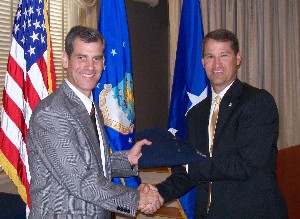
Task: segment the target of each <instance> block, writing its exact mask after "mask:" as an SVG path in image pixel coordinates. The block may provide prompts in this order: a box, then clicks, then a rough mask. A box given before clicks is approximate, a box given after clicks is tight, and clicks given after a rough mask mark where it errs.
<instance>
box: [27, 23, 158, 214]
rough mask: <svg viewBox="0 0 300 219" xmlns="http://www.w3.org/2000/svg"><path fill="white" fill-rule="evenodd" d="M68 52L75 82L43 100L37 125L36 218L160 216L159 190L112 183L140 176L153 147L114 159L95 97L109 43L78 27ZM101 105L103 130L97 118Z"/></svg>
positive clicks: (32, 139) (31, 138)
mask: <svg viewBox="0 0 300 219" xmlns="http://www.w3.org/2000/svg"><path fill="white" fill-rule="evenodd" d="M65 48H66V49H65V50H66V51H65V52H64V53H63V56H62V63H63V67H64V68H65V69H66V70H67V79H66V80H65V81H64V82H63V83H62V85H61V86H60V87H59V89H58V90H57V91H56V92H54V93H53V94H51V95H49V96H48V97H47V98H45V99H43V100H42V101H40V103H39V104H38V105H37V107H36V108H35V110H34V112H33V114H32V116H31V119H30V125H29V132H28V135H27V146H28V153H29V155H28V156H29V168H30V174H31V182H30V196H31V203H32V206H31V209H30V214H29V218H38V219H41V218H47V219H48V218H74V219H75V218H76V219H79V218H98V219H104V218H105V219H106V218H108V219H109V218H111V212H116V213H121V214H124V215H126V216H130V217H134V216H135V215H136V212H137V210H141V211H142V212H144V213H150V212H151V213H152V212H154V211H156V210H157V209H158V208H159V206H160V204H159V201H158V197H159V196H158V193H157V192H156V191H153V192H152V193H151V194H150V195H149V194H147V196H146V195H145V194H143V193H140V192H139V191H138V190H135V189H132V188H128V187H125V186H122V185H117V184H115V183H113V182H112V181H111V179H112V177H127V176H132V175H137V166H136V164H137V163H138V159H139V158H140V156H141V147H142V146H143V145H145V144H146V145H149V144H151V142H149V141H148V140H146V139H144V140H141V141H139V142H137V143H136V144H135V145H134V146H133V147H132V149H130V150H129V151H118V152H115V153H112V154H110V152H109V146H108V143H107V140H106V137H105V132H104V127H103V124H104V123H103V118H102V115H101V111H100V109H99V107H98V106H97V105H96V104H95V105H94V104H93V102H92V98H91V96H92V95H91V91H92V89H93V88H94V87H95V86H96V84H97V82H98V80H99V78H100V76H101V73H102V70H103V66H104V57H103V51H104V39H103V37H102V36H101V34H100V33H99V32H98V31H97V30H95V29H91V28H86V27H81V26H75V27H73V28H72V29H71V30H70V32H69V33H68V35H67V37H66V41H65ZM93 105H94V108H95V111H96V120H97V130H95V128H94V126H93V123H92V120H91V119H90V116H89V113H90V112H91V110H92V108H93V107H92V106H93ZM96 132H98V135H97V133H96ZM98 136H100V137H98Z"/></svg>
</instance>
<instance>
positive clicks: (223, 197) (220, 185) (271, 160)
mask: <svg viewBox="0 0 300 219" xmlns="http://www.w3.org/2000/svg"><path fill="white" fill-rule="evenodd" d="M210 106H211V97H207V98H206V99H204V100H203V101H202V102H200V103H199V104H198V105H196V106H195V107H193V108H192V109H191V110H190V112H189V113H188V115H187V133H188V136H187V138H188V141H189V142H190V143H191V144H192V145H194V146H195V147H196V148H198V150H199V151H201V152H202V153H204V154H206V155H207V156H208V157H209V151H208V148H209V147H208V123H209V114H210ZM277 137H278V110H277V107H276V103H275V101H274V99H273V97H272V96H271V95H270V94H269V93H268V92H267V91H265V90H262V89H257V88H254V87H251V86H250V85H248V84H246V83H242V82H240V81H239V80H236V81H235V82H234V83H233V84H232V86H231V87H230V88H229V90H228V91H227V93H226V94H225V95H224V97H223V98H222V101H221V104H220V110H219V117H218V122H217V127H216V132H215V137H214V150H213V157H212V158H210V159H205V160H203V161H201V162H199V163H197V164H191V165H189V173H188V174H187V173H186V172H185V169H183V168H181V167H176V168H175V169H174V171H173V174H172V175H171V176H170V177H169V178H168V179H167V180H166V181H165V182H162V183H161V184H159V185H158V186H157V187H158V189H159V192H160V193H161V195H162V197H163V198H164V199H165V201H169V200H171V199H174V198H177V197H179V196H181V195H183V194H184V193H186V192H187V191H189V189H191V188H192V187H193V186H196V191H197V194H196V208H195V218H203V217H205V218H221V219H224V218H232V219H238V218H240V219H247V218H249V219H258V218H270V219H273V218H276V219H279V218H287V211H286V207H285V203H284V200H283V197H282V195H281V194H280V192H279V189H278V186H277V182H276V172H275V167H276V151H277V146H276V142H277ZM209 181H212V203H211V206H210V210H209V213H208V214H207V213H206V209H207V202H208V182H209ZM174 185H177V186H174Z"/></svg>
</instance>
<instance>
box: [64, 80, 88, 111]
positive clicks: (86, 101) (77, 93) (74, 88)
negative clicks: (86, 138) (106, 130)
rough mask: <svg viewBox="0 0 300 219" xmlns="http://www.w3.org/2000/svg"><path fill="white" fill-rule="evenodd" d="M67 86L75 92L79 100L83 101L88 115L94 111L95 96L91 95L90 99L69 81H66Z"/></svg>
mask: <svg viewBox="0 0 300 219" xmlns="http://www.w3.org/2000/svg"><path fill="white" fill-rule="evenodd" d="M65 81H66V83H67V85H68V86H69V87H70V88H71V89H72V90H73V91H74V93H75V94H76V95H77V96H78V97H79V99H80V100H81V101H82V103H83V104H84V106H85V108H86V110H87V111H88V113H90V112H91V109H92V103H93V95H90V97H87V96H85V95H84V94H83V93H81V92H80V91H79V90H78V89H77V88H76V87H74V85H73V84H71V82H70V81H68V79H65Z"/></svg>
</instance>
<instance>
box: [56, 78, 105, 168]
mask: <svg viewBox="0 0 300 219" xmlns="http://www.w3.org/2000/svg"><path fill="white" fill-rule="evenodd" d="M60 87H61V88H62V90H63V92H64V94H65V97H66V101H65V103H66V107H67V108H68V109H69V112H70V113H71V114H72V118H74V120H73V122H76V123H78V127H79V128H80V131H81V132H82V133H83V134H84V136H85V137H86V141H87V142H88V144H89V147H90V148H91V151H92V152H93V153H94V157H95V158H96V161H97V165H98V168H99V171H101V172H102V170H103V168H102V162H101V157H99V156H97V155H98V154H100V147H99V143H98V139H97V135H96V133H95V129H94V126H93V123H92V121H91V119H90V117H89V114H88V112H87V110H86V108H85V106H84V104H83V103H82V101H81V100H80V99H79V97H78V96H77V95H76V94H75V93H74V92H73V90H72V89H71V88H70V87H69V86H68V85H67V83H66V82H63V83H62V85H61V86H60Z"/></svg>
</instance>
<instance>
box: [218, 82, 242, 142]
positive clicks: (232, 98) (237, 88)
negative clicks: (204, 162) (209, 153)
mask: <svg viewBox="0 0 300 219" xmlns="http://www.w3.org/2000/svg"><path fill="white" fill-rule="evenodd" d="M242 88H243V83H242V82H241V81H240V80H238V79H236V80H235V82H233V84H232V85H231V87H230V88H229V90H228V91H227V92H226V94H225V95H224V97H223V99H222V101H221V105H220V109H219V115H218V122H217V127H216V132H215V136H214V142H215V141H217V140H218V137H219V136H220V133H222V130H223V128H224V126H225V124H226V122H227V120H228V118H229V116H230V114H231V113H232V111H233V110H234V108H235V107H236V105H237V104H238V103H239V99H238V97H239V96H240V95H241V94H242ZM214 145H215V144H214ZM215 146H216V145H215Z"/></svg>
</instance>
